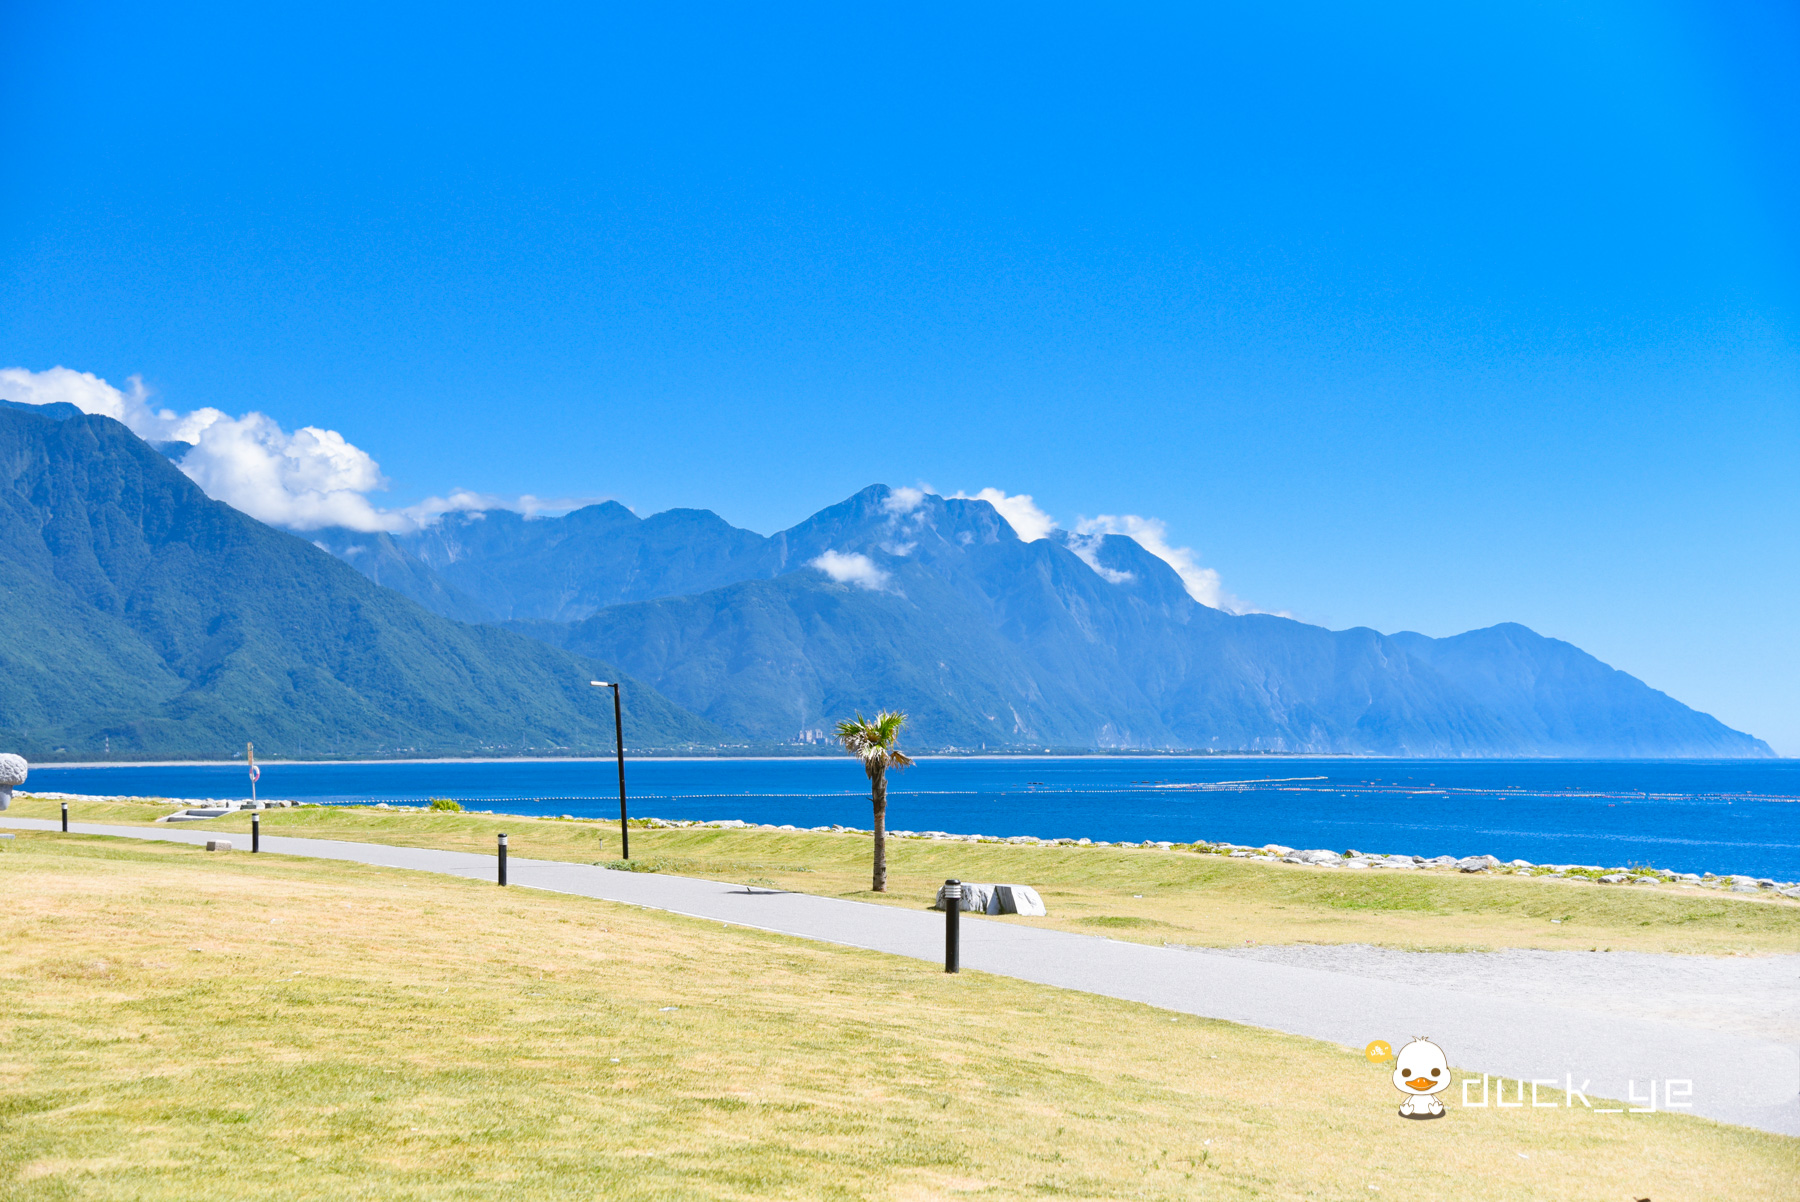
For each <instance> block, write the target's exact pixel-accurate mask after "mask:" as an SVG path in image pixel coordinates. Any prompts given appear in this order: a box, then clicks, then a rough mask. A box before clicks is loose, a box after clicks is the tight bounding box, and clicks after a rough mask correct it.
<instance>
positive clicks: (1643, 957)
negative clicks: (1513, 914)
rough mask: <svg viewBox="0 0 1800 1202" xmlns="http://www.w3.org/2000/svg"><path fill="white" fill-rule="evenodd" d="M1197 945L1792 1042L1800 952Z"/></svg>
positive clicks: (1797, 1037)
mask: <svg viewBox="0 0 1800 1202" xmlns="http://www.w3.org/2000/svg"><path fill="white" fill-rule="evenodd" d="M1194 950H1196V951H1200V950H1205V951H1206V952H1207V954H1209V955H1218V956H1230V957H1232V958H1234V959H1240V960H1254V961H1257V962H1260V963H1263V964H1285V965H1289V966H1292V967H1296V968H1313V969H1319V970H1322V971H1324V972H1336V973H1348V974H1350V975H1353V976H1362V977H1387V978H1390V979H1405V980H1416V981H1430V982H1432V983H1433V984H1435V985H1438V986H1441V987H1443V988H1446V989H1455V990H1461V991H1472V992H1479V993H1483V994H1486V995H1487V996H1489V997H1495V996H1504V997H1507V998H1512V999H1515V1000H1517V1001H1520V1002H1526V1003H1532V1004H1536V1005H1543V1006H1556V1007H1558V1008H1561V1009H1569V1010H1586V1011H1592V1012H1595V1013H1601V1014H1617V1015H1628V1016H1630V1017H1633V1018H1643V1019H1652V1020H1655V1021H1658V1022H1668V1023H1678V1024H1681V1025H1684V1026H1695V1027H1705V1028H1708V1029H1710V1030H1715V1031H1732V1032H1735V1033H1737V1034H1740V1035H1749V1036H1754V1037H1757V1038H1760V1039H1769V1040H1773V1041H1774V1042H1776V1043H1785V1044H1796V1045H1800V955H1792V956H1665V955H1656V954H1653V953H1646V952H1550V951H1526V950H1513V951H1504V952H1401V951H1395V950H1393V949H1392V948H1385V947H1370V946H1369V945H1367V944H1364V943H1347V944H1338V945H1333V946H1319V945H1315V944H1297V945H1288V946H1275V947H1246V948H1231V949H1228V950H1218V951H1214V950H1212V949H1199V948H1196V949H1194Z"/></svg>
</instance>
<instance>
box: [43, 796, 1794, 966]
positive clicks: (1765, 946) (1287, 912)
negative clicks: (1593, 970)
mask: <svg viewBox="0 0 1800 1202" xmlns="http://www.w3.org/2000/svg"><path fill="white" fill-rule="evenodd" d="M74 804H75V807H76V808H75V810H74V813H75V814H76V817H77V820H78V821H86V822H119V823H131V822H139V823H142V822H150V821H153V820H154V819H155V818H157V817H158V816H160V815H163V814H166V813H168V812H169V811H170V808H171V807H170V806H169V805H168V804H167V803H165V802H147V801H116V802H78V803H74ZM57 805H58V803H56V802H52V801H42V800H37V799H32V798H27V797H20V798H19V799H18V800H16V801H15V802H14V804H13V809H12V811H11V812H12V813H14V814H19V815H22V816H28V817H43V818H49V817H54V816H55V815H56V813H57ZM190 829H195V830H200V829H204V830H209V831H210V830H217V831H221V832H225V833H230V834H233V835H237V836H247V835H248V833H249V829H250V819H249V817H248V816H247V815H245V816H233V817H230V818H220V819H215V820H213V821H210V822H207V823H198V824H194V826H193V827H192V828H190ZM501 830H505V831H506V832H507V833H508V835H509V836H510V843H511V848H512V854H513V855H515V856H522V857H534V858H538V859H560V860H578V861H583V862H594V861H599V860H603V859H606V860H612V859H616V858H617V857H618V854H619V843H618V838H619V835H618V825H617V823H611V824H602V823H595V822H585V821H578V822H564V821H558V820H554V819H532V818H495V817H491V816H488V815H479V814H453V813H428V812H424V811H420V810H417V809H395V810H377V809H374V808H372V807H363V806H355V807H303V808H299V809H291V810H274V811H268V812H266V813H265V814H264V817H263V833H264V834H270V835H277V834H291V835H302V836H309V837H315V838H335V839H351V840H359V841H366V842H376V843H399V844H406V845H410V846H417V847H439V848H450V849H456V850H467V851H480V852H484V853H491V852H492V851H493V848H494V835H495V832H497V831H501ZM631 848H632V851H633V853H635V860H636V861H637V863H638V864H639V865H640V866H643V867H650V868H654V869H656V870H659V871H665V872H672V873H679V874H682V875H688V876H704V877H712V878H715V879H719V880H726V881H733V882H740V883H758V884H767V885H772V886H777V887H780V888H784V889H791V890H795V891H797V892H803V893H818V894H824V895H828V896H833V897H854V898H859V899H862V900H868V901H882V902H886V903H889V904H893V905H902V906H915V907H916V906H922V905H928V904H929V903H930V901H931V899H932V898H933V897H934V896H935V894H936V890H937V887H938V885H939V884H941V883H942V882H943V881H944V879H945V878H946V877H959V878H961V879H963V880H970V881H1016V882H1020V883H1023V884H1030V885H1034V886H1036V887H1037V888H1038V890H1039V891H1040V892H1041V893H1042V894H1043V895H1044V900H1045V902H1046V903H1047V905H1048V907H1049V910H1050V916H1049V917H1048V918H1042V919H1019V918H1007V919H997V920H993V921H1006V922H1025V923H1032V924H1036V925H1042V926H1051V927H1057V928H1060V929H1064V930H1071V931H1084V932H1087V933H1090V934H1105V935H1110V936H1112V937H1114V938H1118V939H1132V940H1137V941H1139V942H1146V943H1163V942H1169V943H1186V944H1193V945H1198V946H1207V947H1225V946H1242V945H1243V944H1244V943H1246V942H1254V943H1374V944H1379V945H1383V946H1387V947H1396V948H1405V949H1411V950H1440V951H1441V950H1476V949H1489V948H1502V947H1525V948H1549V949H1557V948H1565V949H1579V950H1583V951H1586V950H1590V949H1591V950H1604V949H1612V950H1615V951H1627V950H1629V951H1651V952H1684V953H1702V954H1729V953H1738V954H1756V953H1771V952H1800V903H1797V902H1794V901H1790V900H1787V899H1785V898H1779V897H1767V896H1749V897H1746V896H1743V895H1736V894H1721V893H1718V892H1713V891H1710V890H1706V891H1703V890H1695V889H1681V888H1668V887H1662V886H1658V887H1616V886H1609V885H1594V884H1590V883H1586V882H1581V883H1577V882H1574V881H1557V880H1547V879H1544V878H1535V877H1523V876H1490V875H1486V874H1475V875H1465V874H1462V873H1453V872H1452V873H1445V872H1425V871H1410V872H1409V871H1395V870H1388V869H1372V870H1368V871H1351V870H1347V869H1322V868H1306V867H1301V866H1298V865H1291V864H1269V863H1247V862H1245V861H1242V860H1230V859H1225V858H1222V857H1219V856H1209V855H1196V854H1194V853H1192V852H1182V851H1157V850H1151V849H1138V848H1091V847H1090V848H1077V847H1051V848H1036V847H1018V846H1009V845H1005V844H976V843H946V842H933V841H929V840H919V839H895V840H890V841H889V842H888V859H889V880H888V889H889V892H888V893H887V894H885V895H877V894H874V893H871V892H870V891H869V857H870V840H869V838H868V837H867V836H862V835H845V834H813V833H809V832H785V831H783V832H777V831H761V830H704V829H693V828H685V829H679V830H656V829H639V828H635V827H634V828H633V829H632V832H631Z"/></svg>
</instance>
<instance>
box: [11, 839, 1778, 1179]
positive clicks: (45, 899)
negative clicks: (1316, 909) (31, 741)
mask: <svg viewBox="0 0 1800 1202" xmlns="http://www.w3.org/2000/svg"><path fill="white" fill-rule="evenodd" d="M296 817H299V816H296ZM351 817H354V816H342V817H339V818H338V819H336V820H337V821H349V820H350V819H351ZM278 821H279V819H278ZM409 821H412V822H415V823H416V822H417V821H418V819H417V818H416V817H414V818H410V819H409ZM450 821H453V822H464V823H466V822H467V820H450ZM543 825H544V826H545V827H547V828H550V829H551V830H554V829H555V824H549V823H546V824H543ZM509 826H510V827H511V828H512V829H514V830H523V829H525V828H523V827H521V826H520V824H518V823H516V822H512V823H509ZM571 829H574V828H571ZM485 830H486V828H485V827H479V826H469V825H463V826H456V827H451V826H447V827H446V828H445V832H446V837H448V835H449V834H450V833H451V832H453V831H461V832H463V833H462V834H461V835H459V836H457V837H461V838H466V839H470V840H475V839H478V838H479V836H480V835H481V834H482V833H484V832H485ZM308 833H324V832H322V831H317V830H314V831H309V832H308ZM340 833H342V832H340ZM586 835H587V837H588V838H589V839H591V838H592V837H593V832H592V831H591V830H589V831H587V832H586ZM545 837H546V838H549V836H548V835H546V836H545ZM515 838H518V836H515ZM634 841H635V835H634ZM9 842H10V846H9V847H8V848H7V850H5V851H3V852H0V896H3V897H4V898H5V899H6V905H5V907H4V909H3V910H0V1008H3V1010H4V1013H5V1015H6V1021H5V1022H4V1023H3V1024H0V1194H4V1196H5V1197H7V1198H17V1199H28V1200H31V1199H53V1198H101V1199H110V1198H118V1199H184V1200H185V1199H205V1198H282V1199H293V1198H333V1199H337V1198H346V1199H354V1198H520V1199H538V1198H556V1197H583V1198H592V1197H607V1198H668V1199H691V1198H731V1199H761V1198H796V1199H820V1198H823V1199H831V1198H873V1199H889V1198H892V1199H903V1200H904V1199H926V1198H958V1197H990V1198H1021V1197H1054V1198H1209V1197H1217V1198H1240V1197H1242V1198H1247V1197H1268V1198H1301V1197H1321V1198H1340V1199H1341V1198H1374V1197H1405V1198H1414V1197H1446V1198H1497V1199H1498V1198H1504V1199H1508V1200H1509V1202H1511V1200H1517V1199H1531V1198H1545V1199H1549V1198H1557V1199H1562V1198H1594V1199H1627V1198H1643V1197H1651V1198H1655V1199H1657V1200H1658V1202H1665V1200H1667V1199H1676V1198H1776V1197H1792V1196H1794V1170H1795V1167H1796V1165H1800V1141H1797V1140H1794V1139H1789V1138H1784V1137H1780V1136H1772V1135H1765V1134H1760V1133H1757V1132H1752V1131H1748V1130H1744V1129H1740V1128H1731V1127H1725V1126H1721V1125H1718V1124H1714V1123H1710V1122H1707V1121H1705V1120H1701V1119H1696V1118H1692V1117H1689V1116H1680V1115H1669V1114H1656V1115H1595V1114H1591V1113H1585V1112H1581V1111H1579V1110H1576V1111H1567V1110H1563V1109H1554V1110H1531V1109H1529V1108H1527V1109H1524V1110H1517V1111H1502V1110H1493V1109H1489V1110H1483V1111H1463V1110H1460V1109H1458V1108H1456V1106H1455V1104H1454V1100H1455V1097H1456V1091H1455V1089H1454V1087H1453V1089H1452V1092H1451V1094H1450V1095H1448V1096H1449V1097H1450V1098H1451V1099H1452V1109H1451V1113H1450V1115H1449V1117H1447V1118H1446V1119H1444V1120H1441V1121H1439V1122H1434V1123H1409V1122H1406V1121H1404V1120H1401V1119H1399V1118H1397V1117H1396V1115H1395V1109H1396V1107H1397V1106H1398V1103H1399V1097H1398V1095H1397V1094H1396V1093H1395V1092H1394V1091H1393V1089H1392V1087H1391V1085H1390V1084H1389V1082H1388V1068H1387V1066H1381V1065H1372V1064H1370V1063H1368V1062H1367V1061H1366V1060H1364V1059H1363V1058H1362V1056H1361V1055H1360V1054H1359V1053H1357V1052H1355V1051H1353V1050H1348V1049H1342V1048H1337V1047H1334V1046H1331V1045H1327V1044H1323V1043H1318V1042H1315V1041H1310V1040H1306V1039H1300V1038H1296V1037H1292V1036H1286V1035H1280V1034H1275V1033H1270V1032H1265V1031H1258V1030H1254V1029H1250V1028H1245V1027H1237V1026H1232V1025H1230V1024H1226V1023H1220V1022H1210V1021H1205V1020H1200V1019H1195V1018H1192V1017H1190V1016H1171V1015H1169V1014H1168V1013H1166V1012H1162V1011H1157V1010H1154V1009H1151V1008H1149V1007H1144V1006H1138V1005H1133V1004H1130V1003H1125V1002H1119V1001H1113V1000H1110V999H1105V998H1097V997H1093V996H1090V995H1085V994H1079V993H1072V992H1065V991H1059V990H1055V989H1051V988H1048V987H1043V986H1036V985H1029V984H1024V983H1020V982H1017V981H1011V980H1006V979H1003V978H997V977H989V976H985V975H983V974H979V973H966V974H963V975H961V976H955V977H951V976H946V975H945V974H943V973H942V972H940V971H937V970H936V969H935V968H933V967H932V966H930V965H927V964H921V963H916V962H912V961H908V960H903V959H899V958H895V957H887V956H882V955H879V954H876V953H870V952H861V951H856V950H852V949H845V948H840V947H833V946H828V945H822V944H810V943H805V942H802V941H798V940H794V939H789V938H785V937H782V936H776V935H769V934H763V933H759V932H754V931H746V930H742V929H737V928H726V927H723V926H720V925H718V924H713V923H707V922H703V921H699V920H692V919H685V918H680V917H675V916H671V915H666V914H660V913H656V912H653V911H646V910H640V909H636V908H633V907H628V906H621V905H616V904H611V903H606V902H598V901H592V900H588V899H582V898H574V897H566V896H561V895H557V894H551V893H541V892H537V891H533V890H524V889H513V890H502V889H497V888H494V887H493V886H492V885H489V884H486V883H483V882H474V881H466V880H461V879H457V878H450V877H435V876H430V875H426V874H419V873H408V872H403V871H400V870H396V869H384V868H376V867H367V866H362V865H352V864H342V863H332V862H326V861H310V860H299V859H288V858H285V857H281V856H275V855H263V856H259V857H256V858H254V859H252V858H251V857H250V856H248V855H245V854H242V853H231V854H209V853H207V852H205V851H202V850H200V849H198V848H195V847H190V846H185V845H173V844H169V845H155V844H139V843H127V842H123V841H116V840H108V839H102V838H96V837H87V836H79V835H77V836H65V835H60V834H55V833H38V832H29V833H20V834H19V836H18V838H17V839H16V840H12V841H9ZM522 842H526V843H527V844H529V837H528V838H527V839H525V840H522ZM844 842H845V844H846V845H851V844H852V841H851V840H845V841H844ZM681 846H684V847H687V848H689V849H690V850H692V851H693V852H694V853H695V854H696V855H704V854H716V852H713V851H711V850H710V849H709V846H708V845H702V844H686V845H681ZM761 846H763V845H762V844H759V843H754V842H737V843H729V844H723V843H722V844H720V845H718V847H719V848H720V849H725V848H739V847H761ZM769 846H771V847H776V848H780V849H784V854H787V851H788V850H790V849H792V848H796V847H798V846H800V845H798V844H792V843H774V844H770V845H769ZM522 850H523V849H522ZM982 850H984V851H985V850H986V849H982ZM526 854H542V852H541V851H540V850H537V849H533V850H532V851H531V852H529V853H526ZM670 854H672V850H671V852H670ZM769 859H770V861H771V862H774V861H775V859H776V857H774V856H771V857H769ZM1146 859H1148V857H1146ZM1096 862H1098V861H1096ZM1127 862H1128V861H1127ZM745 863H746V864H748V863H749V861H745ZM1234 870H1235V866H1234ZM819 871H820V872H821V873H822V872H823V868H822V867H821V868H820V869H819ZM933 871H934V872H935V871H936V870H935V869H934V870H933ZM803 875H808V874H803ZM1290 875H1291V874H1290ZM1241 879H1242V880H1245V881H1258V880H1265V879H1266V880H1276V879H1277V875H1276V874H1273V873H1270V874H1268V875H1266V876H1250V875H1245V876H1243V877H1242V878H1241ZM1456 884H1458V885H1459V886H1460V884H1461V882H1457V883H1456ZM907 887H908V888H911V887H912V886H911V885H910V884H909V885H908V886H907ZM1109 887H1110V886H1109ZM1259 887H1260V886H1259ZM1271 887H1272V886H1271ZM1570 892H1574V890H1570ZM1646 892H1647V891H1646ZM1584 896H1585V895H1584ZM1628 900H1630V901H1632V902H1634V903H1635V902H1637V901H1638V900H1639V899H1638V898H1635V897H1633V898H1630V899H1628ZM1674 900H1675V901H1681V900H1683V899H1674ZM1746 909H1749V908H1748V907H1746ZM1758 909H1759V910H1760V908H1758ZM1405 1034H1406V1033H1404V1032H1391V1033H1386V1035H1387V1037H1388V1038H1389V1039H1390V1040H1394V1039H1395V1037H1397V1036H1398V1037H1404V1035H1405Z"/></svg>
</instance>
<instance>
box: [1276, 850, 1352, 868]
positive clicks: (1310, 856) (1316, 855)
mask: <svg viewBox="0 0 1800 1202" xmlns="http://www.w3.org/2000/svg"><path fill="white" fill-rule="evenodd" d="M1282 859H1284V860H1287V861H1288V862H1289V863H1293V864H1342V863H1343V862H1344V857H1343V856H1340V855H1338V853H1337V852H1335V851H1325V850H1324V849H1322V848H1321V849H1315V850H1313V851H1295V852H1289V853H1288V854H1287V855H1285V856H1283V857H1282Z"/></svg>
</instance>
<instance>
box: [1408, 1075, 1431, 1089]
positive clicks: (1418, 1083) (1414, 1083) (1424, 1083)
mask: <svg viewBox="0 0 1800 1202" xmlns="http://www.w3.org/2000/svg"><path fill="white" fill-rule="evenodd" d="M1406 1084H1407V1085H1408V1086H1409V1087H1410V1088H1412V1089H1420V1090H1423V1089H1430V1088H1431V1085H1432V1083H1431V1082H1430V1081H1429V1080H1427V1079H1426V1078H1424V1077H1414V1078H1413V1079H1412V1080H1411V1081H1408V1082H1407V1083H1406Z"/></svg>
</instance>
